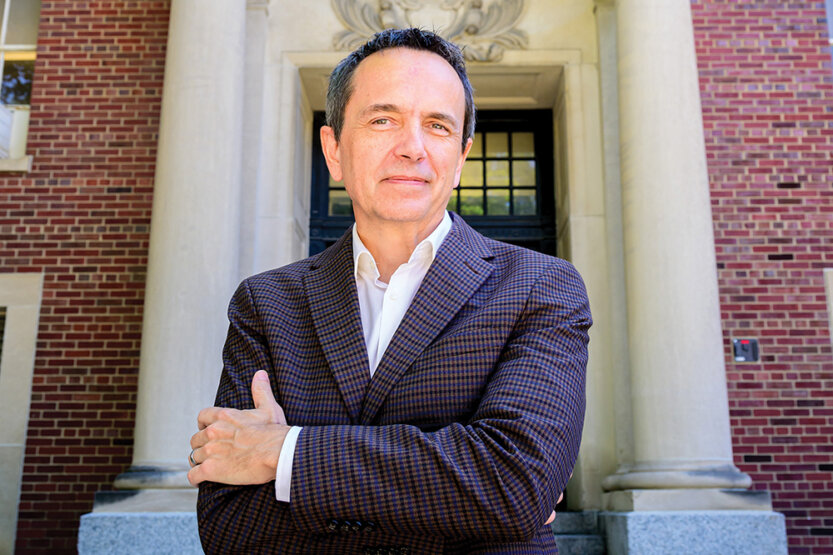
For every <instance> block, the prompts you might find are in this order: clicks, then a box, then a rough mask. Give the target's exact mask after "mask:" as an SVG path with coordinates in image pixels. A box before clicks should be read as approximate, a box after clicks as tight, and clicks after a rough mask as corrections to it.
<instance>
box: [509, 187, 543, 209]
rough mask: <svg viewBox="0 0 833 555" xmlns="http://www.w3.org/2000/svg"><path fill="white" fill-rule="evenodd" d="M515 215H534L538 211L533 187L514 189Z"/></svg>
mask: <svg viewBox="0 0 833 555" xmlns="http://www.w3.org/2000/svg"><path fill="white" fill-rule="evenodd" d="M513 193H514V195H515V215H516V216H534V215H535V214H536V213H537V211H538V206H537V203H536V201H535V189H515V190H514V191H513Z"/></svg>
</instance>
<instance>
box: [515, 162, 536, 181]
mask: <svg viewBox="0 0 833 555" xmlns="http://www.w3.org/2000/svg"><path fill="white" fill-rule="evenodd" d="M512 184H513V185H515V186H516V187H534V186H535V160H514V161H513V162H512Z"/></svg>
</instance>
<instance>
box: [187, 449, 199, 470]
mask: <svg viewBox="0 0 833 555" xmlns="http://www.w3.org/2000/svg"><path fill="white" fill-rule="evenodd" d="M188 460H189V461H191V466H197V461H195V460H194V450H193V449H191V454H190V455H188Z"/></svg>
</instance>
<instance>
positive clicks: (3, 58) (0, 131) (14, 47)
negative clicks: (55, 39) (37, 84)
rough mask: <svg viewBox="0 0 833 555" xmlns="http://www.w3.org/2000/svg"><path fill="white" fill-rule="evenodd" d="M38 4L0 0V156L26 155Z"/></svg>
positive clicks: (29, 1) (37, 0)
mask: <svg viewBox="0 0 833 555" xmlns="http://www.w3.org/2000/svg"><path fill="white" fill-rule="evenodd" d="M40 6H41V3H40V0H0V14H2V18H3V19H2V26H0V66H1V67H2V68H3V81H2V90H0V159H21V158H24V157H25V155H26V135H27V132H28V129H29V103H30V99H31V96H32V79H33V77H34V72H35V57H36V53H35V44H36V42H37V38H38V19H39V17H40ZM9 169H12V168H9ZM24 169H25V168H24Z"/></svg>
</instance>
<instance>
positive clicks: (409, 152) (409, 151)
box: [396, 125, 426, 162]
mask: <svg viewBox="0 0 833 555" xmlns="http://www.w3.org/2000/svg"><path fill="white" fill-rule="evenodd" d="M423 133H424V132H423V129H422V126H421V125H407V126H404V127H403V128H402V130H401V131H400V134H399V135H400V136H399V142H398V144H397V145H396V155H397V156H401V157H402V158H407V159H408V160H413V161H415V162H418V161H420V160H422V159H423V158H425V156H426V152H425V136H424V135H423Z"/></svg>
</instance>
